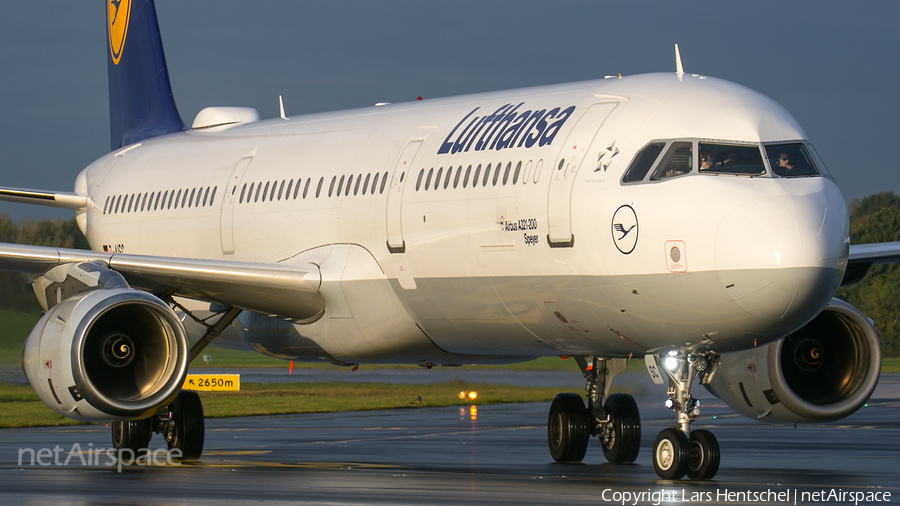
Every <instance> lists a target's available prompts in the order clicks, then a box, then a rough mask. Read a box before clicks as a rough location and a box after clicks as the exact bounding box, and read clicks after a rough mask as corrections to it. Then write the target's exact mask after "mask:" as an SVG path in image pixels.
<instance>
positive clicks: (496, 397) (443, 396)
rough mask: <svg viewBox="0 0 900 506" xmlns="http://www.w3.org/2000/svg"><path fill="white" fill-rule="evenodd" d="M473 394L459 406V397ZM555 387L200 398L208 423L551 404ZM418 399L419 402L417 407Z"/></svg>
mask: <svg viewBox="0 0 900 506" xmlns="http://www.w3.org/2000/svg"><path fill="white" fill-rule="evenodd" d="M473 390H474V391H475V392H477V393H478V397H477V399H476V400H475V401H470V400H461V399H460V398H459V393H460V392H461V391H465V392H471V391H473ZM559 391H560V389H559V387H516V386H509V385H473V384H459V383H455V382H447V383H435V384H429V385H394V384H387V383H248V384H244V385H241V391H240V392H200V397H201V399H202V400H203V411H204V413H205V414H206V416H207V417H211V418H216V417H224V416H252V415H273V414H288V413H334V412H342V411H366V410H375V409H397V408H424V407H442V406H456V405H458V406H469V405H472V404H475V405H479V404H503V403H511V402H534V401H550V400H552V399H553V397H554V396H556V394H558V393H559ZM417 398H420V399H421V400H420V401H417Z"/></svg>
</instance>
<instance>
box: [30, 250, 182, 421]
mask: <svg viewBox="0 0 900 506" xmlns="http://www.w3.org/2000/svg"><path fill="white" fill-rule="evenodd" d="M98 271H104V272H102V273H101V275H100V277H101V278H103V281H106V283H105V284H104V285H105V286H104V285H101V286H102V287H100V286H97V285H96V282H95V283H94V287H89V286H84V288H87V289H85V290H83V291H80V292H78V293H75V294H74V295H72V296H69V297H66V298H63V297H59V299H62V301H61V302H59V303H57V304H55V305H53V306H52V307H51V308H50V310H49V311H47V313H46V314H45V315H44V317H43V318H41V320H40V321H39V322H38V324H37V326H36V327H35V328H34V330H32V332H31V335H29V336H28V340H27V341H26V342H25V346H24V348H23V350H22V361H23V367H24V369H25V375H26V376H27V377H28V381H29V382H30V383H31V386H32V387H34V390H35V391H36V392H37V393H38V395H39V396H40V398H41V400H43V401H44V403H45V404H47V406H49V407H50V408H51V409H53V410H54V411H56V412H57V413H59V414H61V415H64V416H67V417H69V418H74V419H76V420H82V421H102V420H130V419H140V418H145V417H148V416H150V415H152V414H154V413H155V412H156V411H157V410H158V409H159V408H161V407H163V406H165V405H167V404H169V403H170V402H171V401H172V399H174V398H175V396H176V394H178V391H179V390H180V389H181V386H182V384H183V383H184V379H185V376H186V375H187V370H188V361H189V356H190V346H189V343H188V340H187V335H186V333H185V331H184V327H183V326H182V324H181V321H179V319H178V317H177V316H176V315H175V313H174V312H173V311H172V310H171V308H169V306H168V305H166V304H165V303H164V302H163V301H161V300H160V299H158V298H157V297H155V296H153V295H151V294H149V293H146V292H143V291H140V290H135V289H133V288H130V287H128V285H127V283H125V281H124V279H122V278H121V276H119V275H118V273H115V272H114V271H109V270H108V269H107V270H103V269H98V268H97V266H96V265H92V264H81V266H69V267H67V272H65V273H64V275H61V276H58V277H59V278H60V280H61V281H59V282H53V283H52V284H53V285H55V287H56V288H54V287H53V286H44V287H43V288H46V294H50V295H52V294H54V293H55V294H59V293H61V291H62V288H60V287H61V286H67V287H71V286H73V284H75V283H73V279H74V277H73V276H72V274H73V273H75V274H77V275H78V276H81V278H83V279H88V278H92V279H94V280H96V279H97V272H98ZM51 272H52V271H51ZM48 274H49V273H48ZM44 277H45V278H46V277H47V274H45V275H44ZM51 277H52V276H51ZM116 278H117V279H116ZM110 279H112V280H113V281H114V282H112V283H109V281H110ZM76 283H77V282H76ZM47 284H50V283H49V282H45V283H44V285H47ZM90 284H91V282H90V280H88V285H90ZM36 286H37V285H36ZM110 286H113V287H112V288H110ZM35 291H36V292H38V291H39V288H37V287H36V290H35ZM40 298H41V295H40V292H39V299H40ZM59 299H57V300H59ZM54 302H55V301H54Z"/></svg>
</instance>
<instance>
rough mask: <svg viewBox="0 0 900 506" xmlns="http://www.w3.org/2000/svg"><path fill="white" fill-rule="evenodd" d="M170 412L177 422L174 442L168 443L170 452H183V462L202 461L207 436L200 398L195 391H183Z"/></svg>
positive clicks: (170, 408)
mask: <svg viewBox="0 0 900 506" xmlns="http://www.w3.org/2000/svg"><path fill="white" fill-rule="evenodd" d="M169 412H170V413H171V416H172V419H173V420H174V422H175V428H174V431H173V432H172V440H171V441H168V442H167V443H168V446H169V452H170V453H171V452H172V450H175V449H178V450H180V451H181V456H180V458H177V459H176V458H175V457H174V456H173V459H176V460H181V461H187V462H190V461H195V460H200V455H202V454H203V439H204V437H205V434H206V430H205V428H204V426H205V423H204V419H203V404H202V403H201V402H200V396H199V395H197V392H195V391H193V390H182V391H181V392H179V393H178V396H177V397H175V400H174V401H172V403H171V404H169Z"/></svg>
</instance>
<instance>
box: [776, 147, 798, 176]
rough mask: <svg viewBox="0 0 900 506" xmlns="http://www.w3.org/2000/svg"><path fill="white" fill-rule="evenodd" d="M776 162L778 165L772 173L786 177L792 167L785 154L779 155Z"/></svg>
mask: <svg viewBox="0 0 900 506" xmlns="http://www.w3.org/2000/svg"><path fill="white" fill-rule="evenodd" d="M776 160H777V162H778V165H777V166H775V168H774V171H775V173H776V174H778V175H779V176H785V175H788V174H790V173H791V171H792V170H793V169H794V165H793V164H792V163H791V158H790V157H789V156H788V154H787V153H784V152H782V153H779V154H778V158H777V159H776Z"/></svg>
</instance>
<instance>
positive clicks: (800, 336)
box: [706, 299, 881, 422]
mask: <svg viewBox="0 0 900 506" xmlns="http://www.w3.org/2000/svg"><path fill="white" fill-rule="evenodd" d="M880 371H881V345H880V344H879V341H878V334H877V333H876V332H875V329H874V328H873V327H872V324H871V323H869V320H868V318H866V317H865V315H863V314H862V313H861V312H860V311H859V310H858V309H856V308H855V307H853V306H851V305H850V304H847V303H846V302H844V301H842V300H839V299H832V300H831V302H830V303H829V304H828V305H827V306H826V307H825V309H824V310H822V312H821V313H819V315H818V316H816V317H815V318H814V319H813V320H812V321H811V322H809V323H808V324H806V326H804V327H803V328H801V329H800V330H797V331H796V332H794V333H792V334H790V335H789V336H787V337H785V338H784V339H781V340H779V341H775V342H773V343H770V344H768V345H766V346H761V347H759V348H752V349H749V350H745V351H740V352H735V353H727V354H724V355H722V356H721V357H720V362H719V367H718V370H717V371H716V374H715V376H714V377H713V379H712V381H711V382H710V384H709V385H707V386H706V388H707V389H708V390H709V391H710V392H711V393H712V394H713V395H715V396H716V397H718V398H720V399H722V400H723V401H725V403H726V404H728V405H729V406H730V407H731V408H732V409H734V410H735V411H737V412H738V413H741V414H742V415H744V416H747V417H749V418H756V419H758V420H760V421H765V422H781V421H788V422H821V421H832V420H839V419H841V418H844V417H846V416H848V415H850V414H851V413H853V412H855V411H856V410H857V409H859V408H860V407H862V405H863V404H865V402H866V401H867V400H868V399H869V396H871V395H872V392H873V391H874V390H875V385H877V384H878V376H879V373H880Z"/></svg>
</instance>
